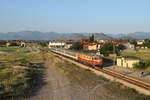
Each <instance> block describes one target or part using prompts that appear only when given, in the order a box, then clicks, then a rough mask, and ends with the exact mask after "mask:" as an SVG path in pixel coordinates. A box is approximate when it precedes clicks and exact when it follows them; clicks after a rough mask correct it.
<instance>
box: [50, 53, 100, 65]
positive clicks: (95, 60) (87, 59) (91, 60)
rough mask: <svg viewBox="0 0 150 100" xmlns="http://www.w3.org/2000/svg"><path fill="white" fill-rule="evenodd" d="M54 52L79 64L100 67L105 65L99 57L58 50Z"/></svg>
mask: <svg viewBox="0 0 150 100" xmlns="http://www.w3.org/2000/svg"><path fill="white" fill-rule="evenodd" d="M52 52H55V53H57V54H61V55H63V56H66V57H69V58H71V59H74V60H76V61H78V62H81V63H85V64H88V65H92V66H100V67H102V65H103V59H102V58H101V57H100V56H97V55H93V54H82V53H73V52H68V51H58V50H52Z"/></svg>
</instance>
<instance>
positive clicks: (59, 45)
mask: <svg viewBox="0 0 150 100" xmlns="http://www.w3.org/2000/svg"><path fill="white" fill-rule="evenodd" d="M48 46H49V48H52V47H64V46H65V42H58V41H56V42H55V41H51V42H49V45H48Z"/></svg>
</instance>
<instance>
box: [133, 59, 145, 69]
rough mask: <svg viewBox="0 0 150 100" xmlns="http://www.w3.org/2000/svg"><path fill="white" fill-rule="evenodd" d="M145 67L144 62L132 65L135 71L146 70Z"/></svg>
mask: <svg viewBox="0 0 150 100" xmlns="http://www.w3.org/2000/svg"><path fill="white" fill-rule="evenodd" d="M146 67H147V66H146V63H145V62H142V61H140V62H139V63H135V64H134V68H136V69H144V68H146Z"/></svg>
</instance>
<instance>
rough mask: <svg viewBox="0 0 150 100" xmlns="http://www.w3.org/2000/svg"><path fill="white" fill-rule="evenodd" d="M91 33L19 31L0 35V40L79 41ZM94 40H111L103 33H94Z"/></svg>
mask: <svg viewBox="0 0 150 100" xmlns="http://www.w3.org/2000/svg"><path fill="white" fill-rule="evenodd" d="M90 35H91V33H56V32H45V33H44V32H39V31H21V32H8V33H0V40H69V39H72V40H80V39H85V38H89V36H90ZM94 36H95V39H111V37H110V36H107V35H106V34H104V33H94Z"/></svg>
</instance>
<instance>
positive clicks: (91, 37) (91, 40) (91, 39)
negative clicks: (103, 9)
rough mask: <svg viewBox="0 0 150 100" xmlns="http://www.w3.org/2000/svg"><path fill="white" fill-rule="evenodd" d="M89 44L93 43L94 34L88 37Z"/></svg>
mask: <svg viewBox="0 0 150 100" xmlns="http://www.w3.org/2000/svg"><path fill="white" fill-rule="evenodd" d="M90 42H94V34H92V36H90Z"/></svg>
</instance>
